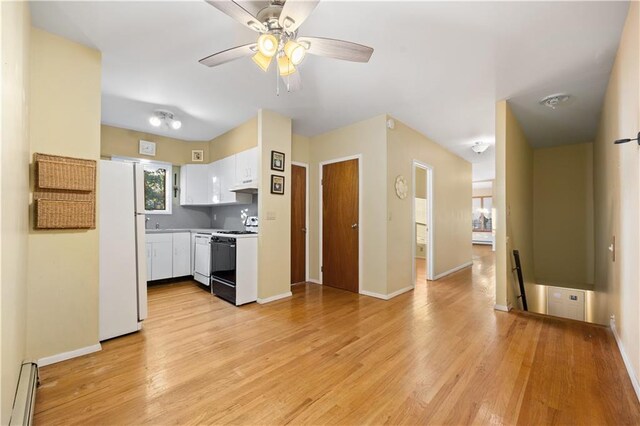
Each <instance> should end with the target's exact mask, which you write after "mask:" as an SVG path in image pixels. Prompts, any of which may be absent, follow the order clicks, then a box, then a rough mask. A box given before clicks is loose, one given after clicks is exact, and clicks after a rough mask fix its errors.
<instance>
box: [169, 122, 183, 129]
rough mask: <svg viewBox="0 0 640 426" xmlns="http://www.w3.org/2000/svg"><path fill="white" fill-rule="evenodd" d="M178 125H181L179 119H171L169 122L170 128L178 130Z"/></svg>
mask: <svg viewBox="0 0 640 426" xmlns="http://www.w3.org/2000/svg"><path fill="white" fill-rule="evenodd" d="M180 127H182V121H180V120H173V121H172V122H171V128H172V129H173V130H178V129H179V128H180Z"/></svg>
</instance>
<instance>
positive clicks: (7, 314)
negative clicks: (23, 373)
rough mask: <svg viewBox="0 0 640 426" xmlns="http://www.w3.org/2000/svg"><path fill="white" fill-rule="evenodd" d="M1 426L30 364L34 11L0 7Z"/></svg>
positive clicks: (23, 5) (24, 5)
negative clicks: (31, 41)
mask: <svg viewBox="0 0 640 426" xmlns="http://www.w3.org/2000/svg"><path fill="white" fill-rule="evenodd" d="M0 19H1V21H0V22H1V26H0V28H1V33H0V40H1V43H2V46H1V47H0V73H1V74H2V86H1V88H2V89H1V90H2V104H1V106H0V115H1V116H2V120H1V121H0V135H2V149H1V151H0V159H1V164H0V198H1V199H2V205H1V206H0V221H1V227H0V235H1V237H2V244H1V246H0V259H1V262H0V303H1V308H0V309H1V315H0V325H1V329H2V341H1V343H0V345H1V351H0V364H1V366H2V387H1V388H0V424H3V425H4V424H7V423H8V420H9V416H10V415H11V406H12V403H13V397H14V394H15V391H16V385H17V382H18V374H19V372H20V364H22V362H23V361H24V360H25V352H26V341H27V316H26V310H27V275H26V271H27V241H28V233H29V222H28V215H27V211H28V206H29V122H28V120H29V117H28V107H27V99H28V95H29V34H30V29H31V22H30V15H29V6H28V4H27V3H26V2H25V3H22V2H0Z"/></svg>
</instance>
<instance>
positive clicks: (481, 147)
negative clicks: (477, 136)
mask: <svg viewBox="0 0 640 426" xmlns="http://www.w3.org/2000/svg"><path fill="white" fill-rule="evenodd" d="M488 148H489V144H488V143H486V142H476V143H474V144H473V146H472V147H471V149H472V150H473V152H475V153H476V154H482V153H483V152H485V151H486V150H487V149H488Z"/></svg>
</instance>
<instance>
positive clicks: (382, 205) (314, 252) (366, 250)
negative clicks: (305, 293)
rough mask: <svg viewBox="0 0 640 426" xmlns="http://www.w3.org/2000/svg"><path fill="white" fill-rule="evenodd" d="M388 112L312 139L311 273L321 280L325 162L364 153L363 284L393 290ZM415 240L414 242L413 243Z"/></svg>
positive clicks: (378, 290) (382, 291)
mask: <svg viewBox="0 0 640 426" xmlns="http://www.w3.org/2000/svg"><path fill="white" fill-rule="evenodd" d="M385 123H386V115H379V116H377V117H373V118H370V119H368V120H364V121H360V122H358V123H354V124H351V125H349V126H345V127H342V128H340V129H336V130H333V131H330V132H328V133H324V134H322V135H319V136H316V137H313V138H311V142H310V149H309V152H310V165H309V221H310V227H309V231H310V232H309V277H310V278H311V279H315V280H318V279H320V254H319V244H320V240H319V220H320V219H319V208H320V203H319V196H320V195H319V191H320V188H319V170H320V163H321V162H323V161H329V160H334V159H339V158H342V157H347V156H353V155H359V154H360V155H362V160H361V164H360V172H361V175H362V182H361V184H362V186H361V187H362V193H361V197H362V200H361V203H362V204H361V205H362V211H361V218H362V221H361V223H360V232H361V235H362V239H361V241H362V247H361V251H362V261H361V264H362V265H363V268H362V270H361V271H360V276H361V277H362V280H361V282H360V288H361V289H363V290H365V291H370V292H374V293H378V294H387V270H386V269H387V268H386V264H387V234H386V232H385V230H386V223H387V211H386V210H387V209H386V205H387V200H386V190H385V188H386V179H387V175H386V173H383V172H382V173H381V171H384V170H385V169H386V164H387V150H386V131H385V128H386V124H385ZM408 244H410V243H408Z"/></svg>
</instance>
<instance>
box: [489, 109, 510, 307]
mask: <svg viewBox="0 0 640 426" xmlns="http://www.w3.org/2000/svg"><path fill="white" fill-rule="evenodd" d="M507 109H508V106H507V101H505V100H503V101H498V102H497V103H496V179H495V181H494V185H493V196H494V197H493V208H494V209H495V212H496V214H495V217H494V218H493V221H492V225H493V229H494V231H495V247H496V261H495V262H496V263H495V274H496V284H495V285H496V289H495V292H496V298H495V304H496V307H497V308H499V309H507V306H508V304H509V296H510V295H509V290H508V285H507V283H508V281H509V280H508V275H509V274H510V271H507V265H511V263H510V262H508V260H509V259H508V257H507V227H506V223H507V182H506V179H507V176H506V174H507V165H506V162H507Z"/></svg>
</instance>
